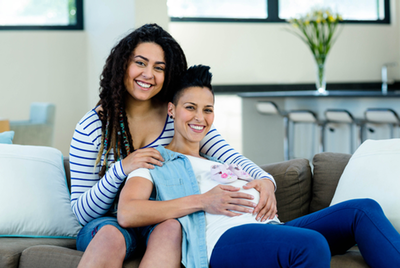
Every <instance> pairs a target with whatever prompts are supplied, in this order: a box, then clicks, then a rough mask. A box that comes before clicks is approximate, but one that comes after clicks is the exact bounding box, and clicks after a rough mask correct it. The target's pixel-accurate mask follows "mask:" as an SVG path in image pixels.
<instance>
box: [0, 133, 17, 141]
mask: <svg viewBox="0 0 400 268" xmlns="http://www.w3.org/2000/svg"><path fill="white" fill-rule="evenodd" d="M13 138H14V131H5V132H1V133H0V143H4V144H12V141H13Z"/></svg>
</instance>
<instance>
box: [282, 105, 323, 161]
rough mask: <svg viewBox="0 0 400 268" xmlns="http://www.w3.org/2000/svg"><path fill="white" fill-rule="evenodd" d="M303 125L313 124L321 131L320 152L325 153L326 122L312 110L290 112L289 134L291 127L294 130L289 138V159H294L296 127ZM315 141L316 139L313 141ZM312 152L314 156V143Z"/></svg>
mask: <svg viewBox="0 0 400 268" xmlns="http://www.w3.org/2000/svg"><path fill="white" fill-rule="evenodd" d="M301 123H303V124H304V123H308V124H312V125H314V126H315V127H317V128H318V130H319V149H318V152H319V153H320V152H323V151H324V142H325V141H324V129H325V121H321V120H319V119H318V117H317V115H316V114H315V113H314V112H313V111H310V110H292V111H290V112H288V133H289V132H290V126H291V125H292V126H293V130H292V131H291V134H292V135H291V137H289V138H288V148H289V152H288V157H289V159H293V158H294V154H293V151H294V140H295V125H297V124H301ZM313 136H314V131H313ZM312 140H314V139H312ZM311 147H312V151H313V154H314V153H316V152H315V148H314V143H312V146H311Z"/></svg>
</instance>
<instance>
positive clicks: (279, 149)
mask: <svg viewBox="0 0 400 268" xmlns="http://www.w3.org/2000/svg"><path fill="white" fill-rule="evenodd" d="M237 95H238V96H240V97H241V98H242V129H243V131H242V141H243V143H242V144H243V154H244V155H245V156H246V157H248V158H249V159H251V160H253V161H254V162H256V163H257V164H264V163H273V162H279V161H283V160H284V156H283V137H284V121H283V118H282V117H281V116H280V115H265V114H261V113H259V112H258V111H257V109H256V106H257V102H259V101H273V102H274V103H275V104H276V105H277V106H278V107H279V109H281V110H284V111H292V110H310V111H313V112H314V113H315V114H316V115H317V117H318V119H320V120H324V119H325V111H326V110H327V109H345V110H347V111H349V112H350V113H351V114H352V115H353V116H354V117H355V118H357V119H363V118H364V112H365V111H366V110H367V109H368V108H389V109H392V110H394V111H396V112H397V114H400V99H399V98H400V90H390V91H389V92H388V93H387V94H386V95H383V94H382V92H381V91H380V90H329V91H327V94H319V93H318V92H317V91H316V90H298V91H295V90H289V91H263V92H250V91H248V92H240V93H237ZM297 128H299V129H298V131H297V130H296V137H295V139H296V144H297V145H296V146H297V147H296V148H294V151H295V156H296V157H297V158H299V157H300V158H308V159H309V160H312V156H313V155H314V154H315V153H316V152H317V151H315V150H314V151H313V150H312V147H314V148H318V139H319V138H318V132H317V130H315V131H314V130H312V129H305V130H303V129H302V128H307V127H306V126H304V127H302V126H297ZM334 129H335V131H329V130H327V132H326V135H327V136H326V144H325V145H326V146H325V148H326V150H327V151H330V152H339V153H353V151H352V150H351V148H350V140H349V135H350V133H349V131H350V132H351V130H350V129H349V126H347V125H345V124H344V125H341V126H339V125H338V126H334ZM353 129H354V127H353ZM374 129H375V130H376V131H367V132H366V133H365V134H366V138H368V139H382V138H388V137H387V133H388V131H389V129H388V127H387V126H379V127H378V128H375V126H374ZM354 130H355V129H354ZM399 132H400V131H399ZM354 133H355V131H354ZM260 141H262V142H260ZM353 142H356V136H355V134H354V135H353ZM312 145H313V146H312Z"/></svg>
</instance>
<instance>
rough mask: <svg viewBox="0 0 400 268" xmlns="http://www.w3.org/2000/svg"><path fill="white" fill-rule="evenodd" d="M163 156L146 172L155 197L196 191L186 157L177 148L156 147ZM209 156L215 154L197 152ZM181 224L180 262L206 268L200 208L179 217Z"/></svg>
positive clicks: (204, 221)
mask: <svg viewBox="0 0 400 268" xmlns="http://www.w3.org/2000/svg"><path fill="white" fill-rule="evenodd" d="M156 149H157V150H158V151H159V152H160V153H161V156H162V157H163V158H164V163H163V166H162V167H159V166H154V169H150V174H151V176H152V178H153V181H154V187H155V189H156V200H158V201H161V200H171V199H176V198H180V197H184V196H188V195H194V194H200V189H199V185H198V183H197V180H196V176H195V175H194V172H193V168H192V165H191V163H190V161H189V159H188V158H187V157H186V156H185V155H183V154H181V153H177V152H173V151H171V150H168V149H165V148H164V147H162V146H158V147H157V148H156ZM201 156H203V157H206V158H207V159H209V160H212V161H216V162H220V163H221V161H219V160H217V159H216V158H213V157H209V156H206V155H203V154H201ZM178 221H179V222H180V223H181V225H182V264H183V265H184V266H185V267H186V268H192V267H196V268H200V267H202V268H203V267H204V268H208V260H207V247H206V218H205V214H204V211H198V212H195V213H192V214H189V215H187V216H184V217H181V218H179V219H178Z"/></svg>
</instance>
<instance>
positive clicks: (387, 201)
mask: <svg viewBox="0 0 400 268" xmlns="http://www.w3.org/2000/svg"><path fill="white" fill-rule="evenodd" d="M399 160H400V139H390V140H367V141H365V142H364V143H363V144H362V145H361V146H360V147H359V148H358V149H357V150H356V152H355V153H354V154H353V155H352V157H351V158H350V161H349V163H348V164H347V166H346V168H345V169H344V171H343V174H342V176H341V177H340V180H339V183H338V186H337V188H336V192H335V195H334V196H333V199H332V202H331V205H334V204H337V203H339V202H342V201H345V200H349V199H355V198H371V199H374V200H376V201H377V202H378V203H379V204H380V205H381V207H382V209H383V211H384V213H385V215H386V217H387V218H388V219H389V220H390V222H391V223H392V224H393V226H394V227H395V228H396V230H397V231H398V232H400V213H399V211H400V195H399V189H400V178H399V174H400V165H399Z"/></svg>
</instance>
